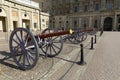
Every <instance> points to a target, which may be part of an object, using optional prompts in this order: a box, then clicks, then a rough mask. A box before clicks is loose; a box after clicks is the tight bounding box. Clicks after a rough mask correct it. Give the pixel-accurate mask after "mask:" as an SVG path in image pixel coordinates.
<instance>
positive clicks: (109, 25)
mask: <svg viewBox="0 0 120 80" xmlns="http://www.w3.org/2000/svg"><path fill="white" fill-rule="evenodd" d="M103 29H104V31H112V18H111V17H107V18H105V20H104V28H103Z"/></svg>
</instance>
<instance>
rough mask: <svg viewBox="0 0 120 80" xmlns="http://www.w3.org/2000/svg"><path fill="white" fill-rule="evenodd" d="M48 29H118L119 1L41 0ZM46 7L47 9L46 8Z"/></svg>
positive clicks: (119, 18)
mask: <svg viewBox="0 0 120 80" xmlns="http://www.w3.org/2000/svg"><path fill="white" fill-rule="evenodd" d="M43 1H44V3H42V6H45V4H49V6H48V5H47V6H45V7H41V8H44V9H43V10H44V11H46V10H47V9H48V11H47V12H49V13H50V15H51V17H50V27H56V28H58V27H65V28H76V27H83V28H90V27H94V28H102V29H104V30H105V31H112V30H119V29H120V4H119V3H120V0H43ZM46 7H48V8H46Z"/></svg>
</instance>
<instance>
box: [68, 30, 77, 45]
mask: <svg viewBox="0 0 120 80" xmlns="http://www.w3.org/2000/svg"><path fill="white" fill-rule="evenodd" d="M78 37H79V35H78V33H77V32H75V33H73V34H71V35H69V36H68V40H69V41H70V42H71V43H72V44H78V43H79V41H77V38H78Z"/></svg>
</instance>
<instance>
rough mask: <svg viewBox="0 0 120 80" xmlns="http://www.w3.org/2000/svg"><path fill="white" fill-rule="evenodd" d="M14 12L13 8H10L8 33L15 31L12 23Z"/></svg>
mask: <svg viewBox="0 0 120 80" xmlns="http://www.w3.org/2000/svg"><path fill="white" fill-rule="evenodd" d="M11 12H12V10H11V7H9V12H8V13H9V19H8V26H9V27H8V31H12V30H13V23H12V22H13V21H12V13H11Z"/></svg>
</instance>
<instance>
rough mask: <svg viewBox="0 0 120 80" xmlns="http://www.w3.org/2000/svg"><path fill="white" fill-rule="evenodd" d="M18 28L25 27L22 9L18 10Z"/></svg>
mask: <svg viewBox="0 0 120 80" xmlns="http://www.w3.org/2000/svg"><path fill="white" fill-rule="evenodd" d="M18 27H23V26H22V14H21V10H20V9H18Z"/></svg>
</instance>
